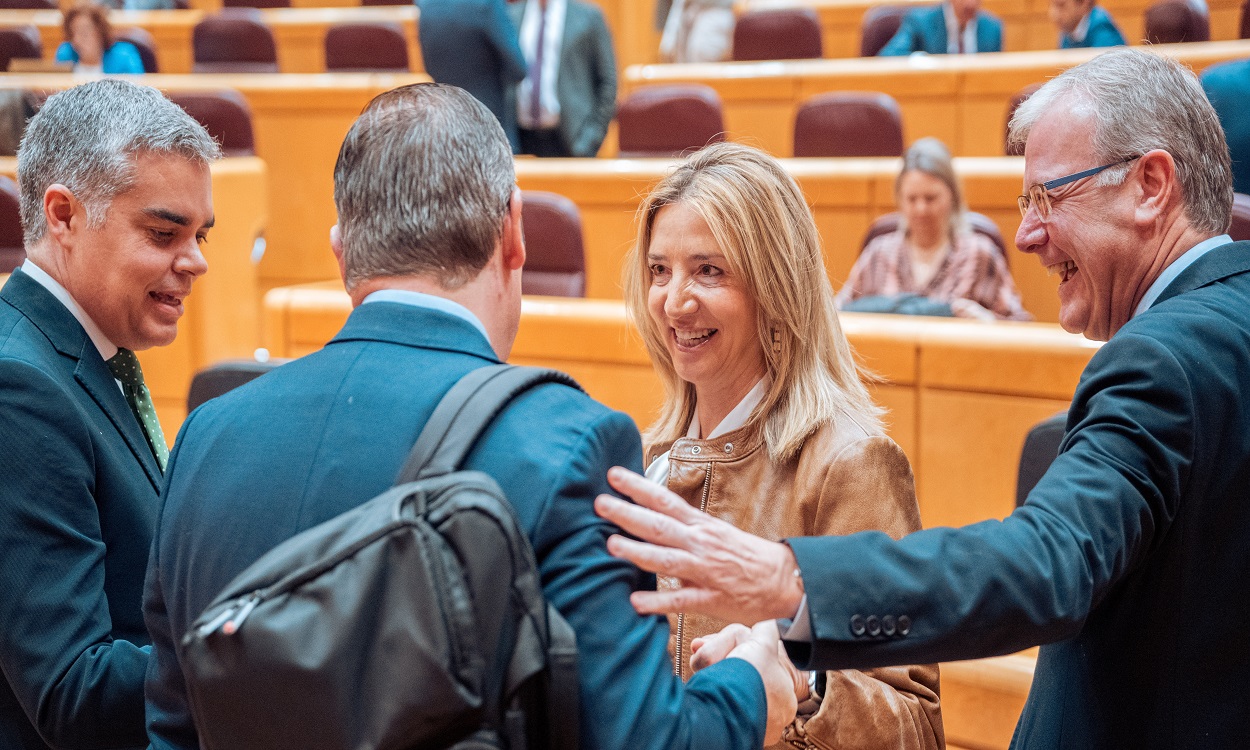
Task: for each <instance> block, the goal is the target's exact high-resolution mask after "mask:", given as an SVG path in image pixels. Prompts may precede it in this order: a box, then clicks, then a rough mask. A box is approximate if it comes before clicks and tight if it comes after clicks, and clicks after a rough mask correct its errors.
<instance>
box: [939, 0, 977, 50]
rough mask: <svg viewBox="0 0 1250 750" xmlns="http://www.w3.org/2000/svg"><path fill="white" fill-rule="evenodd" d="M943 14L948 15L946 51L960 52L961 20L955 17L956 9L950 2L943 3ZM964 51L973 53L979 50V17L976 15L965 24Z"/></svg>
mask: <svg viewBox="0 0 1250 750" xmlns="http://www.w3.org/2000/svg"><path fill="white" fill-rule="evenodd" d="M942 15H943V16H945V17H946V51H947V52H948V53H950V54H952V55H954V54H958V53H959V21H958V20H957V19H956V18H955V9H954V7H952V6H951V4H950V3H942ZM963 38H964V52H965V53H968V54H971V53H973V52H976V51H977V19H976V16H973V17H972V20H971V21H969V22H968V25H967V26H964V31H963Z"/></svg>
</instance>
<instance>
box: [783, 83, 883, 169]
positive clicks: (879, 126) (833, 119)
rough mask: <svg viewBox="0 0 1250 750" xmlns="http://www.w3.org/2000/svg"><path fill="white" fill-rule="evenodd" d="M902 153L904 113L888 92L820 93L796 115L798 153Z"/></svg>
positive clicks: (881, 154)
mask: <svg viewBox="0 0 1250 750" xmlns="http://www.w3.org/2000/svg"><path fill="white" fill-rule="evenodd" d="M902 154H903V117H902V114H901V113H900V112H899V108H898V102H896V101H894V98H893V97H891V96H889V95H888V94H874V93H858V92H836V93H832V94H819V95H817V96H813V97H812V98H810V99H808V100H807V101H805V102H803V104H802V105H800V106H799V111H798V113H797V114H796V115H795V117H794V155H795V156H902Z"/></svg>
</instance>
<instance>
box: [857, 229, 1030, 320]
mask: <svg viewBox="0 0 1250 750" xmlns="http://www.w3.org/2000/svg"><path fill="white" fill-rule="evenodd" d="M899 294H920V295H923V296H925V297H928V298H929V299H931V300H934V301H935V302H947V303H949V302H953V301H954V300H957V299H961V298H962V299H969V300H972V301H973V302H976V303H977V304H979V305H981V306H982V307H984V308H985V309H987V310H989V311H990V312H992V313H994V315H995V317H997V318H998V319H999V320H1032V319H1033V316H1032V315H1029V314H1028V313H1027V312H1025V310H1024V308H1023V307H1022V306H1021V304H1020V293H1019V292H1018V291H1016V284H1015V282H1014V281H1012V279H1011V271H1010V270H1008V268H1007V261H1006V260H1005V259H1004V258H1003V256H1002V253H1000V252H999V250H998V248H997V247H996V246H995V245H994V243H993V242H991V241H990V240H989V238H987V237H985V236H983V235H981V234H978V233H976V232H963V233H961V234H959V235H958V236H956V237H955V243H954V246H953V247H951V249H950V252H948V253H947V254H946V258H944V259H943V260H942V264H941V265H940V266H939V267H938V269H937V270H936V271H935V272H934V273H933V278H932V279H930V280H929V283H928V284H926V285H925V286H924V287H923V288H922V287H918V286H917V285H916V283H915V282H914V281H913V280H912V268H911V254H910V253H908V252H907V242H906V237H905V235H904V232H903V230H899V231H897V232H892V233H890V234H883V235H881V236H879V237H877V238H875V239H874V240H872V242H869V243H868V247H866V248H864V252H863V254H862V255H860V256H859V260H857V261H855V267H854V268H852V269H851V277H850V278H849V279H847V281H846V285H845V286H843V287H842V290H841V291H840V292H838V297H837V303H838V307H839V308H841V307H844V306H845V305H846V304H847V303H849V302H852V301H854V300H857V299H859V298H860V297H893V296H896V295H899Z"/></svg>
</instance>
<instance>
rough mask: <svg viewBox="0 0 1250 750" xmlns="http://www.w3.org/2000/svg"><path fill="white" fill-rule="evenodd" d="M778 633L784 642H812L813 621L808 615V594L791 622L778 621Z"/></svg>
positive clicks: (800, 602) (801, 601) (804, 596)
mask: <svg viewBox="0 0 1250 750" xmlns="http://www.w3.org/2000/svg"><path fill="white" fill-rule="evenodd" d="M777 632H779V633H781V640H783V641H798V642H802V643H811V642H812V621H811V617H809V616H808V614H807V594H804V595H803V598H802V599H801V600H799V611H798V612H795V613H794V617H793V618H791V619H789V620H778V621H777Z"/></svg>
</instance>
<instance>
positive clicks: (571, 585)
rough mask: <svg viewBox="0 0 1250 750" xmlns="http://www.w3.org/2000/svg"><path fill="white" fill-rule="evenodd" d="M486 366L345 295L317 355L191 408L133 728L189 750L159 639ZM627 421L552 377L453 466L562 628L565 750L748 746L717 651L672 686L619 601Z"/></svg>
mask: <svg viewBox="0 0 1250 750" xmlns="http://www.w3.org/2000/svg"><path fill="white" fill-rule="evenodd" d="M494 362H497V359H496V357H495V355H494V353H493V352H492V350H491V348H490V346H489V345H488V344H487V342H486V339H485V338H484V337H483V336H482V335H481V333H479V332H478V330H477V329H476V328H474V327H473V326H472V325H471V324H470V323H468V322H466V321H464V320H462V319H460V318H457V317H455V316H452V315H449V314H447V313H442V312H436V311H433V310H428V309H423V308H418V307H413V306H409V305H404V304H399V303H394V302H370V303H367V304H364V305H362V306H360V308H358V309H357V310H355V311H354V312H353V313H352V315H351V317H350V318H349V319H348V321H347V324H346V326H344V328H343V330H342V331H340V332H339V334H338V335H337V336H335V337H334V339H333V340H332V341H331V342H330V343H329V344H328V345H327V346H326V347H325V348H324V349H322V350H321V351H319V352H317V353H315V354H312V355H310V356H308V357H305V358H303V359H300V360H296V361H295V362H292V363H289V364H286V365H283V366H282V367H280V368H278V369H277V370H275V371H274V372H272V373H270V374H268V375H266V376H264V377H262V378H260V379H258V380H256V381H254V382H253V383H251V384H250V385H248V386H245V387H243V388H240V389H238V390H236V391H233V392H231V393H229V394H227V395H225V396H223V397H221V398H218V399H215V400H213V401H210V402H208V403H207V404H205V405H204V406H203V407H202V408H200V409H198V410H196V411H195V412H194V413H193V414H192V415H191V417H190V418H189V419H188V420H187V423H186V425H184V427H183V429H182V433H181V435H180V436H179V438H178V440H177V444H176V449H175V452H174V456H173V457H172V460H171V462H170V464H169V468H168V486H167V489H166V493H165V500H164V502H165V505H164V509H163V511H162V514H161V517H160V521H159V524H158V530H157V540H156V544H155V545H154V548H153V553H152V559H151V562H150V564H149V573H148V589H147V594H146V599H145V602H144V607H145V615H146V618H147V624H148V627H149V629H150V630H151V631H152V638H153V652H152V668H151V670H150V671H149V675H148V723H149V732H150V736H151V739H152V742H153V745H154V746H155V747H157V748H161V749H162V750H163V749H164V748H183V749H184V750H191V749H192V748H195V747H197V744H196V734H195V729H194V727H193V726H192V724H191V721H190V719H189V717H188V715H187V706H186V692H185V687H184V684H183V678H182V672H181V670H180V668H179V664H178V659H177V654H176V652H175V651H174V644H175V643H177V642H178V641H179V639H180V638H181V637H182V634H183V632H184V631H185V629H186V628H187V626H188V624H189V623H190V622H191V621H192V620H193V619H194V618H195V617H197V616H198V615H199V614H200V612H201V611H202V610H203V609H204V607H205V606H206V605H207V604H208V603H209V602H210V601H211V600H212V599H213V598H214V597H215V596H216V595H217V593H218V591H219V590H220V589H221V588H223V587H224V586H225V585H226V584H227V583H228V582H229V581H230V580H231V579H232V578H234V576H235V575H236V574H237V573H238V572H239V571H241V570H242V569H243V568H244V567H246V566H247V565H248V564H250V563H251V562H252V561H254V560H255V559H256V558H258V557H259V556H260V555H261V554H263V553H264V552H265V551H267V550H269V549H270V548H272V547H273V546H275V545H277V544H278V543H279V542H282V541H283V540H285V539H287V538H288V537H290V536H292V535H294V534H296V533H297V532H300V531H302V530H304V529H307V528H309V527H311V526H313V525H315V524H318V523H320V522H322V521H325V520H326V519H329V518H331V517H333V516H335V515H337V514H339V513H342V512H343V511H345V510H348V509H350V508H352V507H354V506H356V505H358V504H360V503H362V502H364V501H366V500H368V499H370V498H372V497H374V496H375V495H377V494H379V493H381V492H382V491H383V490H385V489H386V488H387V487H389V486H390V485H391V483H392V482H393V481H394V479H395V476H396V474H397V473H398V471H399V467H400V465H401V464H402V462H403V459H404V458H405V456H406V455H407V453H408V451H409V449H410V448H411V447H412V444H413V442H414V441H415V439H416V437H417V434H418V433H419V432H420V430H421V427H422V426H423V424H424V423H425V421H426V420H427V419H428V418H429V416H430V413H431V412H432V411H433V409H434V406H435V404H436V403H437V402H438V400H439V399H440V398H441V397H442V395H443V394H444V393H445V392H446V391H447V390H448V389H449V388H450V387H451V386H452V384H453V383H455V381H457V380H458V379H459V378H460V377H461V376H462V375H464V374H465V373H467V372H469V371H470V370H473V369H475V368H478V367H482V366H484V365H487V364H490V363H494ZM641 461H642V453H641V445H640V441H639V437H638V432H637V430H636V429H635V428H634V425H633V422H632V421H631V420H630V419H629V417H627V416H625V415H624V414H621V413H619V412H614V411H611V410H609V409H607V408H605V407H604V406H602V405H600V404H599V403H597V402H595V401H593V400H591V399H590V398H589V397H588V396H586V395H584V394H581V393H578V392H576V391H574V390H573V389H571V388H568V387H566V386H560V385H546V386H541V387H539V388H538V389H536V390H533V391H530V392H529V393H527V394H526V395H524V396H522V397H521V398H520V399H519V400H517V401H515V402H514V403H513V404H512V406H511V407H510V408H509V409H508V410H507V411H506V412H505V413H504V415H503V416H502V417H501V418H500V419H498V420H497V421H496V422H495V424H494V425H492V427H491V428H489V429H488V431H487V432H486V434H485V435H484V436H483V438H482V440H481V441H480V442H479V444H478V446H477V447H476V448H475V449H474V451H473V452H472V453H471V454H470V456H469V458H468V461H467V466H468V468H475V469H479V470H482V471H485V472H486V473H488V474H490V475H491V476H493V477H494V478H495V479H496V480H497V481H498V482H499V484H500V486H501V487H502V489H503V490H504V492H505V493H507V496H508V498H509V500H510V501H511V502H512V504H513V506H514V508H515V509H516V511H517V516H518V517H519V519H520V522H521V526H522V527H523V528H524V529H525V531H526V532H527V533H528V535H529V538H530V541H531V542H532V544H533V547H534V551H535V553H536V554H537V559H538V563H539V567H540V570H541V575H542V581H543V590H544V592H545V593H546V595H547V597H548V599H549V601H551V602H552V603H553V604H554V605H555V606H556V607H557V608H558V609H559V610H560V612H561V613H562V614H563V615H564V616H565V618H567V619H568V621H569V623H570V624H571V625H572V626H573V629H574V630H575V631H576V633H577V641H578V649H579V652H580V669H581V690H582V693H581V695H582V707H581V729H582V739H583V742H582V747H584V748H586V749H587V750H593V749H594V748H622V749H623V748H687V747H689V748H708V750H712V749H713V748H715V749H717V750H720V749H721V748H744V749H745V748H752V747H754V748H758V747H759V746H760V743H761V742H762V740H763V736H762V728H763V722H764V712H765V707H764V695H763V687H762V683H761V681H760V679H759V676H758V675H757V674H756V673H755V671H754V670H753V669H752V668H751V667H750V666H749V665H747V664H746V662H743V661H741V660H736V659H731V660H727V661H726V662H725V663H723V664H719V665H716V666H715V667H713V668H711V669H709V670H706V671H705V672H703V673H700V674H699V675H696V677H695V678H694V679H693V680H691V681H690V682H689V683H688V684H686V685H683V684H682V682H681V680H679V679H678V678H676V677H674V676H673V666H672V661H671V659H670V658H669V655H668V622H667V620H666V619H665V618H662V617H641V616H639V615H638V614H637V613H635V612H634V610H633V608H632V607H631V606H630V604H629V594H630V593H631V592H632V591H635V590H637V589H641V588H651V587H654V585H655V579H654V576H651V575H648V574H645V573H642V572H640V571H639V570H637V569H636V568H634V567H633V566H632V565H629V564H628V563H625V562H622V561H620V560H617V559H615V558H613V557H611V556H610V555H609V554H608V553H607V549H606V547H605V540H606V539H607V537H608V535H609V534H610V533H612V532H613V530H614V529H613V527H611V526H610V525H609V524H607V523H606V522H605V521H603V520H602V519H600V518H598V517H597V516H596V515H595V513H594V509H593V507H592V501H593V499H594V497H595V496H596V495H597V494H599V493H602V492H609V491H610V490H609V489H608V486H607V482H606V478H605V474H606V472H607V470H608V468H609V467H611V466H612V465H613V464H618V463H619V464H623V465H625V466H628V467H631V468H634V469H641V466H640V464H641Z"/></svg>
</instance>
